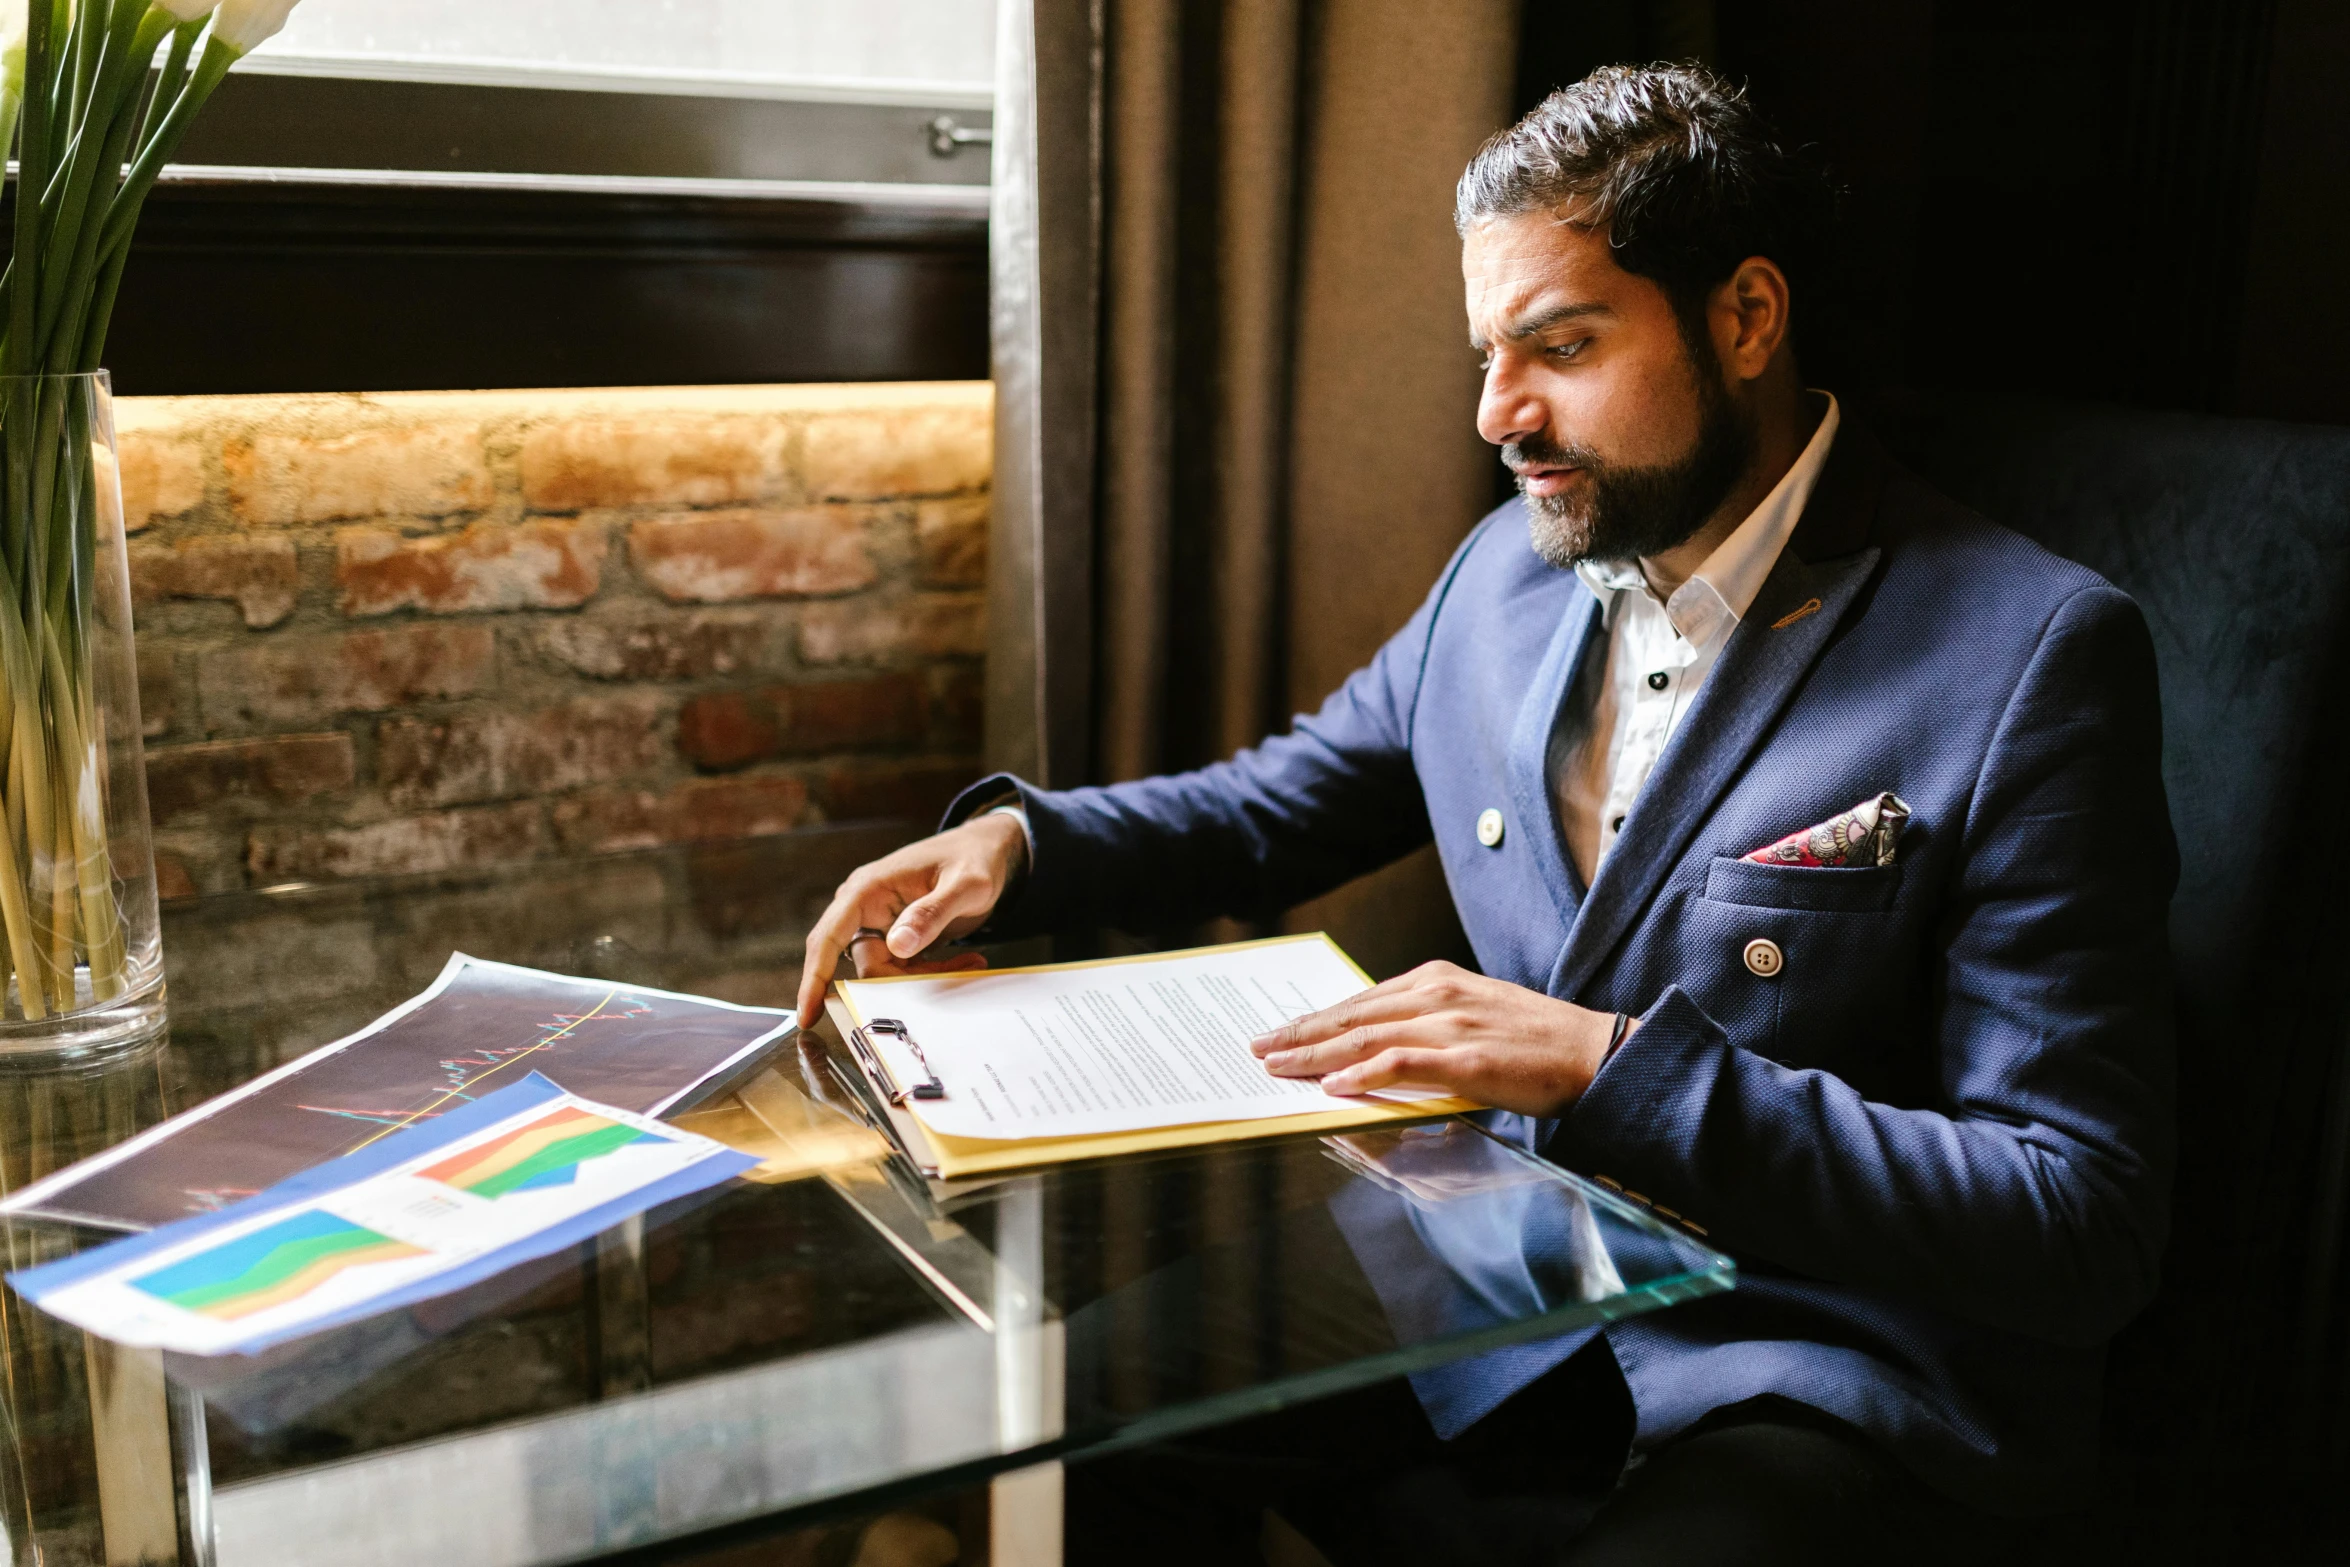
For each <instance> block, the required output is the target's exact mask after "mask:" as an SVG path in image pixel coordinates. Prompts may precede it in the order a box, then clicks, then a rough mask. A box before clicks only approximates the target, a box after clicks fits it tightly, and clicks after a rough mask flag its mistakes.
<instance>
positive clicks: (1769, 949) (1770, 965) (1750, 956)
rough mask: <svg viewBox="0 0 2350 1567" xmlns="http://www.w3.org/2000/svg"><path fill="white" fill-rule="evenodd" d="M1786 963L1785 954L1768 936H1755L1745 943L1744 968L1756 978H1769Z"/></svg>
mask: <svg viewBox="0 0 2350 1567" xmlns="http://www.w3.org/2000/svg"><path fill="white" fill-rule="evenodd" d="M1786 965H1787V956H1786V954H1785V953H1783V952H1781V951H1780V950H1779V944H1778V943H1777V942H1775V941H1773V940H1771V938H1770V937H1768V936H1757V937H1755V938H1754V940H1752V941H1750V942H1748V943H1747V944H1746V969H1747V972H1748V973H1750V974H1753V975H1754V976H1755V977H1756V978H1758V979H1769V978H1771V977H1772V976H1773V975H1775V974H1777V973H1778V972H1779V970H1780V969H1782V968H1784V967H1786Z"/></svg>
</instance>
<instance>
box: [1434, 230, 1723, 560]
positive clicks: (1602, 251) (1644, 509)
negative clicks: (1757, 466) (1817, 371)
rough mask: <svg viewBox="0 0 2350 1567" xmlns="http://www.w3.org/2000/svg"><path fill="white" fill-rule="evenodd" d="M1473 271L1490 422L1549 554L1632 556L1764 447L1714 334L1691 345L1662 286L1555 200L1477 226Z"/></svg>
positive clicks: (1699, 519)
mask: <svg viewBox="0 0 2350 1567" xmlns="http://www.w3.org/2000/svg"><path fill="white" fill-rule="evenodd" d="M1461 271H1462V273H1463V276H1464V278H1465V279H1466V281H1467V284H1468V306H1469V338H1470V341H1471V343H1472V344H1474V345H1475V346H1476V347H1477V348H1478V349H1480V350H1481V351H1483V352H1484V353H1485V355H1486V364H1485V390H1484V395H1483V396H1482V398H1481V399H1480V400H1479V402H1478V406H1477V432H1478V433H1479V434H1480V435H1482V436H1484V437H1485V439H1487V440H1488V441H1491V442H1492V443H1493V444H1494V445H1496V446H1499V447H1500V448H1501V449H1502V453H1501V455H1502V461H1503V462H1505V463H1507V464H1508V465H1509V468H1510V471H1511V472H1512V473H1514V474H1516V475H1517V480H1518V489H1519V491H1520V493H1522V494H1523V495H1524V496H1525V497H1526V510H1527V515H1528V518H1529V521H1530V525H1531V528H1532V532H1533V540H1534V548H1535V550H1536V552H1537V553H1539V554H1540V555H1541V556H1542V557H1543V559H1545V560H1547V561H1549V562H1551V563H1552V564H1553V565H1557V566H1569V565H1572V564H1574V563H1575V562H1576V561H1580V560H1594V559H1596V560H1613V561H1629V560H1632V559H1634V558H1636V557H1639V556H1654V555H1659V554H1662V553H1664V552H1665V551H1666V550H1669V549H1671V548H1672V547H1673V546H1674V545H1676V544H1679V543H1681V542H1682V541H1683V540H1684V539H1687V538H1688V537H1689V536H1690V535H1691V534H1693V533H1695V532H1696V531H1697V530H1698V529H1699V528H1700V527H1702V526H1703V525H1704V524H1705V521H1706V519H1707V518H1708V517H1709V516H1711V515H1712V514H1713V512H1714V511H1715V509H1716V508H1717V507H1719V506H1720V505H1721V503H1722V501H1723V499H1724V497H1726V496H1727V495H1728V494H1729V493H1730V490H1731V487H1732V486H1733V485H1734V484H1735V483H1736V482H1737V480H1738V478H1739V476H1740V475H1741V474H1743V473H1744V472H1745V471H1746V469H1747V467H1748V466H1749V465H1750V464H1751V462H1752V461H1753V457H1754V447H1755V433H1754V426H1753V422H1752V419H1751V417H1750V416H1749V414H1748V413H1747V411H1746V409H1745V408H1744V407H1743V406H1742V405H1741V404H1739V403H1738V402H1735V401H1733V399H1732V398H1731V396H1730V394H1729V392H1728V390H1727V388H1726V386H1725V384H1724V377H1723V374H1722V369H1721V364H1720V361H1719V359H1718V358H1717V357H1716V354H1715V352H1714V348H1713V344H1712V342H1711V339H1710V337H1704V336H1702V334H1701V340H1700V342H1699V344H1698V345H1697V352H1695V353H1693V352H1692V349H1691V345H1690V344H1689V342H1688V341H1687V340H1686V338H1685V336H1684V334H1683V331H1682V325H1681V322H1680V319H1679V318H1678V317H1677V316H1676V315H1675V313H1674V310H1673V305H1672V301H1671V299H1670V298H1669V297H1668V296H1667V295H1666V293H1665V291H1664V289H1663V288H1662V287H1661V286H1659V285H1658V284H1657V283H1655V282H1654V281H1652V280H1650V279H1648V278H1644V277H1635V276H1634V275H1632V274H1631V273H1629V272H1626V271H1625V270H1624V269H1623V268H1621V267H1619V266H1617V265H1616V262H1615V258H1614V256H1613V255H1612V254H1611V253H1610V251H1609V249H1608V244H1607V238H1606V236H1605V235H1604V234H1602V233H1594V232H1592V231H1590V230H1588V229H1583V228H1579V227H1576V226H1575V225H1573V224H1569V223H1563V222H1560V221H1559V220H1558V219H1557V218H1556V217H1555V216H1553V215H1552V214H1549V213H1541V212H1537V213H1528V214H1524V215H1522V216H1518V217H1508V218H1492V219H1488V220H1486V221H1485V222H1483V223H1480V224H1478V225H1477V226H1476V227H1474V228H1472V229H1471V230H1470V231H1469V234H1468V237H1467V239H1466V240H1465V241H1464V242H1463V244H1462V248H1461Z"/></svg>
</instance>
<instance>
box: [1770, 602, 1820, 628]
mask: <svg viewBox="0 0 2350 1567" xmlns="http://www.w3.org/2000/svg"><path fill="white" fill-rule="evenodd" d="M1819 612H1820V601H1819V600H1818V599H1805V600H1804V601H1803V602H1802V603H1801V604H1798V605H1797V606H1796V607H1795V608H1793V609H1791V610H1789V611H1788V612H1787V613H1786V614H1784V615H1781V616H1780V617H1779V618H1778V619H1777V620H1774V621H1772V622H1771V629H1772V630H1773V631H1784V630H1786V629H1787V628H1788V627H1789V626H1792V625H1794V624H1795V623H1796V622H1797V621H1799V620H1801V619H1802V618H1803V617H1804V616H1806V615H1816V614H1818V613H1819Z"/></svg>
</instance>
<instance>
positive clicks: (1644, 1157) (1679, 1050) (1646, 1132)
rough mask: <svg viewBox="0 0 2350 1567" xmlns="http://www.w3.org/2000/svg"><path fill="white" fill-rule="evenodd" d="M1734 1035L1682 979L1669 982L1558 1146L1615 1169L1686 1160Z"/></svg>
mask: <svg viewBox="0 0 2350 1567" xmlns="http://www.w3.org/2000/svg"><path fill="white" fill-rule="evenodd" d="M1729 1049H1730V1036H1729V1034H1728V1032H1727V1031H1725V1030H1724V1029H1723V1027H1722V1025H1721V1024H1719V1023H1717V1022H1715V1021H1714V1020H1713V1019H1712V1018H1710V1017H1708V1016H1707V1015H1706V1014H1705V1012H1704V1010H1703V1009H1702V1008H1700V1007H1699V1006H1698V1004H1697V1003H1696V1002H1694V1001H1692V1000H1690V999H1689V996H1688V994H1687V993H1686V992H1684V991H1683V990H1682V989H1681V987H1680V986H1678V985H1675V986H1672V987H1671V988H1669V989H1667V990H1666V991H1665V993H1664V995H1663V996H1662V997H1660V998H1659V999H1658V1001H1657V1003H1656V1005H1654V1006H1652V1007H1650V1008H1649V1009H1648V1012H1647V1015H1646V1016H1644V1017H1642V1018H1641V1020H1640V1027H1639V1028H1637V1029H1635V1030H1634V1031H1633V1033H1632V1036H1631V1037H1630V1038H1629V1039H1626V1040H1625V1041H1624V1042H1623V1043H1622V1044H1621V1045H1619V1046H1617V1047H1616V1052H1615V1054H1614V1055H1612V1056H1609V1057H1608V1059H1607V1062H1606V1064H1605V1065H1603V1066H1601V1067H1600V1069H1599V1075H1598V1076H1596V1077H1594V1078H1593V1079H1592V1080H1591V1086H1590V1087H1589V1088H1587V1089H1585V1090H1584V1091H1583V1097H1582V1098H1581V1099H1579V1100H1577V1101H1576V1102H1575V1107H1574V1108H1573V1109H1572V1110H1570V1111H1568V1112H1567V1115H1566V1119H1565V1120H1564V1121H1562V1122H1561V1123H1560V1125H1559V1130H1558V1134H1557V1135H1556V1137H1554V1138H1553V1139H1552V1150H1551V1151H1552V1152H1553V1153H1554V1154H1555V1155H1558V1156H1561V1157H1564V1158H1570V1159H1572V1160H1573V1161H1574V1162H1575V1163H1576V1164H1577V1165H1579V1166H1582V1167H1584V1168H1587V1169H1590V1170H1592V1171H1595V1172H1597V1171H1606V1172H1608V1173H1609V1174H1611V1175H1614V1174H1616V1173H1617V1172H1618V1171H1619V1170H1622V1171H1625V1172H1627V1173H1629V1172H1631V1171H1633V1170H1636V1169H1654V1168H1656V1167H1657V1166H1658V1165H1659V1164H1664V1165H1667V1166H1672V1167H1685V1164H1686V1161H1687V1160H1688V1159H1689V1158H1690V1157H1692V1156H1693V1155H1694V1153H1695V1151H1696V1150H1695V1141H1696V1132H1697V1127H1698V1125H1699V1122H1700V1120H1701V1118H1702V1115H1703V1111H1704V1099H1705V1094H1706V1085H1707V1084H1708V1083H1709V1082H1711V1081H1712V1080H1713V1079H1714V1078H1715V1077H1716V1076H1717V1075H1718V1072H1719V1068H1720V1063H1721V1060H1722V1057H1723V1055H1724V1054H1725V1053H1726V1052H1727V1051H1728V1050H1729Z"/></svg>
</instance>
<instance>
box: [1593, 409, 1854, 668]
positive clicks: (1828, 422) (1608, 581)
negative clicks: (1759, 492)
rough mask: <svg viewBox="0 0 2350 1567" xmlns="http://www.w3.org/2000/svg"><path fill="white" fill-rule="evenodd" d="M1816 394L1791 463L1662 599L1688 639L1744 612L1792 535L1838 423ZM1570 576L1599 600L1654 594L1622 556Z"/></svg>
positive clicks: (1704, 635) (1732, 622) (1726, 623)
mask: <svg viewBox="0 0 2350 1567" xmlns="http://www.w3.org/2000/svg"><path fill="white" fill-rule="evenodd" d="M1820 395H1821V396H1822V397H1825V398H1826V399H1827V400H1828V411H1827V412H1826V413H1824V414H1822V415H1821V416H1820V424H1819V428H1818V429H1816V430H1814V431H1812V435H1811V440H1810V441H1808V442H1807V443H1805V445H1804V448H1803V451H1802V454H1801V455H1799V456H1798V457H1797V458H1796V459H1795V462H1794V465H1793V466H1792V467H1790V468H1789V469H1788V470H1787V471H1786V472H1785V473H1784V474H1781V475H1780V476H1779V482H1778V483H1777V484H1775V485H1773V486H1771V493H1770V494H1768V495H1766V496H1764V497H1763V499H1762V504H1761V505H1759V506H1757V507H1755V509H1754V510H1753V511H1751V512H1749V513H1748V514H1747V517H1746V520H1745V521H1744V522H1742V523H1740V524H1738V526H1737V528H1736V529H1735V530H1734V531H1733V532H1732V533H1731V534H1730V536H1729V537H1728V538H1726V539H1724V540H1723V541H1722V542H1721V543H1720V544H1719V545H1718V546H1716V548H1715V549H1714V552H1713V553H1712V554H1711V555H1708V556H1707V557H1706V558H1705V564H1703V565H1701V566H1699V567H1698V568H1697V570H1696V571H1695V572H1694V573H1693V574H1691V576H1690V578H1689V580H1688V581H1687V582H1684V583H1682V584H1681V586H1680V587H1678V588H1676V589H1674V590H1673V596H1672V598H1671V599H1670V600H1668V601H1667V602H1666V604H1665V615H1666V618H1667V619H1669V620H1671V621H1672V623H1673V629H1674V630H1676V631H1678V632H1680V633H1681V635H1682V636H1684V637H1687V638H1689V639H1690V640H1691V641H1696V642H1702V641H1705V640H1706V639H1707V637H1708V636H1709V635H1711V634H1712V632H1714V631H1716V630H1721V629H1725V628H1726V626H1732V625H1736V624H1737V623H1738V621H1739V620H1740V619H1741V618H1742V617H1744V615H1745V614H1746V611H1747V608H1748V607H1749V606H1750V605H1752V604H1753V603H1754V598H1755V595H1756V594H1758V593H1760V592H1761V591H1762V585H1763V582H1764V580H1765V579H1766V578H1768V577H1769V576H1770V574H1771V568H1772V567H1773V566H1776V565H1777V564H1778V563H1779V556H1780V553H1781V552H1782V551H1784V550H1785V549H1786V548H1787V540H1788V539H1789V538H1791V537H1792V536H1793V535H1794V533H1795V524H1796V522H1797V521H1798V520H1799V519H1801V518H1802V516H1803V508H1804V504H1805V503H1806V502H1807V501H1809V500H1810V499H1811V492H1812V486H1813V485H1815V484H1817V483H1818V482H1819V477H1820V469H1821V468H1823V467H1825V466H1826V465H1827V461H1828V448H1829V447H1830V446H1831V445H1832V444H1834V442H1835V439H1836V426H1837V425H1838V424H1839V423H1840V422H1841V414H1840V412H1839V410H1838V408H1837V405H1836V394H1835V393H1833V392H1822V393H1820ZM1575 574H1576V575H1577V576H1579V577H1581V578H1582V579H1583V585H1584V586H1585V587H1587V588H1589V589H1590V590H1591V592H1592V593H1593V595H1594V596H1596V597H1597V598H1598V599H1599V601H1600V603H1602V604H1606V603H1607V602H1608V601H1609V599H1610V598H1611V597H1613V596H1614V595H1615V594H1617V593H1622V592H1627V591H1630V590H1633V589H1638V590H1639V591H1641V592H1644V593H1648V594H1649V595H1650V596H1651V597H1652V598H1653V597H1654V596H1655V595H1654V592H1653V590H1651V589H1650V588H1649V586H1648V579H1647V578H1646V577H1645V576H1643V575H1642V574H1641V571H1640V568H1639V567H1638V566H1637V565H1634V564H1633V563H1631V562H1628V561H1598V560H1586V561H1578V562H1576V565H1575ZM1725 617H1726V620H1725Z"/></svg>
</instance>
